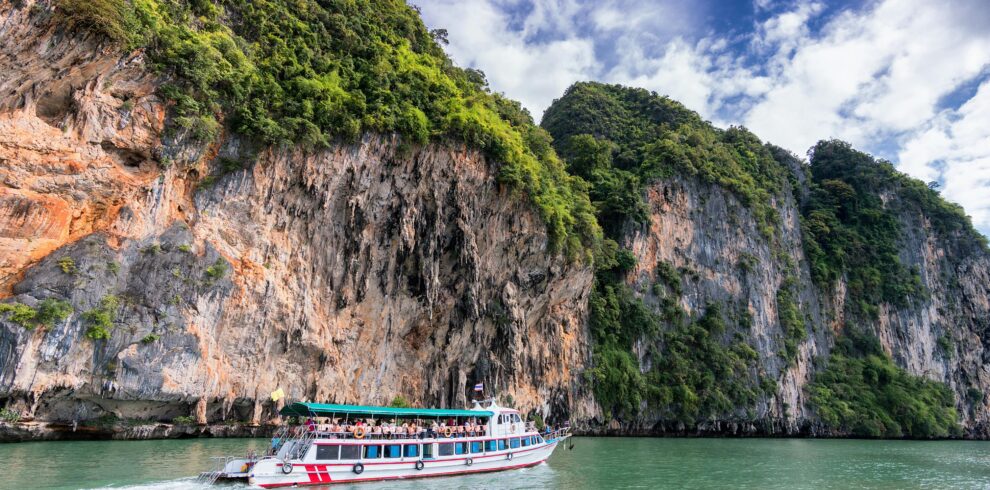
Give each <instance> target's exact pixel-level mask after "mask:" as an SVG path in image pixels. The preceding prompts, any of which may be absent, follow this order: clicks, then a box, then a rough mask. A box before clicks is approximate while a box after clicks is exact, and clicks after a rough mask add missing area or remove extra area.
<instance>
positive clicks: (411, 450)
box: [402, 444, 419, 458]
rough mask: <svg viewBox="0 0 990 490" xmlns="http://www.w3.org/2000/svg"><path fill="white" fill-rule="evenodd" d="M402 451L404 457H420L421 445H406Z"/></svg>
mask: <svg viewBox="0 0 990 490" xmlns="http://www.w3.org/2000/svg"><path fill="white" fill-rule="evenodd" d="M402 449H403V451H402V455H403V456H405V457H407V458H415V457H416V456H419V444H406V445H405V446H403V448H402Z"/></svg>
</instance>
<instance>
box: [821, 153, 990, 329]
mask: <svg viewBox="0 0 990 490" xmlns="http://www.w3.org/2000/svg"><path fill="white" fill-rule="evenodd" d="M810 163H811V176H812V179H813V181H812V183H811V196H810V198H809V199H808V201H807V202H806V203H805V204H804V206H803V209H802V229H803V232H804V248H805V253H806V255H807V257H808V261H809V266H810V269H811V274H812V278H813V279H814V280H815V281H816V282H818V283H819V284H822V285H830V284H832V283H834V281H836V280H838V279H839V278H841V277H845V278H846V281H847V288H848V291H849V296H850V299H851V301H850V304H851V307H852V308H853V309H854V311H856V312H858V313H862V314H864V315H866V316H867V317H873V316H875V315H876V312H877V305H878V304H880V303H882V302H887V303H890V304H893V305H896V306H903V305H905V304H906V303H907V302H908V301H909V300H910V299H911V298H919V297H923V296H924V295H925V294H927V293H926V291H925V288H924V286H923V285H922V283H921V278H920V277H919V275H918V271H917V270H911V269H909V268H908V267H906V266H905V265H904V264H902V263H901V260H900V258H899V256H898V254H899V252H900V250H901V247H902V246H903V243H902V242H901V238H902V230H901V214H900V213H905V214H908V215H910V214H914V213H918V212H920V213H921V214H923V215H924V217H925V218H926V219H927V221H928V222H929V223H930V224H931V226H932V228H933V229H934V230H935V231H936V232H937V233H940V234H942V235H944V236H951V238H952V241H954V242H956V243H959V244H960V247H961V249H962V250H960V252H962V253H965V251H969V250H973V249H974V248H980V247H985V246H986V240H985V238H984V237H983V236H982V235H980V234H979V233H978V232H976V231H975V230H974V229H973V226H972V224H971V222H970V220H969V218H968V217H967V216H966V215H965V214H964V213H963V210H962V208H961V207H959V206H958V205H956V204H953V203H949V202H947V201H945V200H944V199H942V198H941V196H939V195H938V192H936V191H934V190H932V189H930V188H928V186H926V185H925V184H924V183H922V182H921V181H919V180H916V179H913V178H910V177H908V176H906V175H904V174H902V173H900V172H898V171H897V170H895V169H894V166H893V165H892V164H891V163H890V162H886V161H883V160H876V159H874V158H873V157H871V156H869V155H867V154H866V153H863V152H859V151H856V150H854V149H853V148H852V147H851V146H850V145H849V144H848V143H844V142H841V141H822V142H819V143H818V144H817V145H815V147H814V148H813V150H812V153H811V162H810Z"/></svg>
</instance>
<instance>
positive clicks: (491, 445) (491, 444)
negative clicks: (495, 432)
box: [485, 439, 497, 451]
mask: <svg viewBox="0 0 990 490" xmlns="http://www.w3.org/2000/svg"><path fill="white" fill-rule="evenodd" d="M496 444H497V443H496V442H495V439H492V440H490V441H485V451H496V450H497V449H496V448H495V445H496Z"/></svg>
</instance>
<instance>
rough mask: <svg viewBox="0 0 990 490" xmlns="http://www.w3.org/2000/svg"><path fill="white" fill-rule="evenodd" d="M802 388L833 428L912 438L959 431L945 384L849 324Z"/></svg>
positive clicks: (872, 435) (823, 421)
mask: <svg viewBox="0 0 990 490" xmlns="http://www.w3.org/2000/svg"><path fill="white" fill-rule="evenodd" d="M807 391H808V394H809V395H810V401H811V405H812V406H813V407H814V408H815V411H816V412H817V414H818V417H819V418H820V419H821V422H822V423H823V424H825V426H826V427H828V428H829V429H831V430H834V431H836V432H839V433H846V434H850V435H855V436H860V437H912V438H933V437H949V436H956V435H959V434H960V433H961V429H960V427H959V425H958V423H957V417H958V415H957V413H956V409H955V400H954V398H953V396H952V391H951V390H950V389H949V388H948V386H946V385H945V384H944V383H938V382H935V381H931V380H928V379H925V378H922V377H920V376H913V375H911V374H908V373H907V372H906V371H905V370H903V369H901V368H899V367H897V366H896V365H895V364H894V363H893V361H891V359H890V357H888V356H887V355H886V354H885V353H884V352H883V349H882V348H881V347H880V342H879V341H878V340H877V338H876V337H874V336H872V335H869V334H866V333H862V332H859V331H857V330H855V329H853V328H846V334H845V335H844V336H842V337H839V339H838V341H837V343H836V346H835V349H834V350H833V352H832V355H831V357H829V360H828V367H827V368H826V369H825V370H824V371H823V372H821V373H819V374H818V375H817V376H816V377H815V380H814V382H813V383H811V384H810V385H809V386H808V387H807Z"/></svg>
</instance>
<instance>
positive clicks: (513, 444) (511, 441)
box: [509, 437, 519, 449]
mask: <svg viewBox="0 0 990 490" xmlns="http://www.w3.org/2000/svg"><path fill="white" fill-rule="evenodd" d="M509 447H511V448H512V449H515V448H517V447H519V438H518V437H515V438H512V439H509Z"/></svg>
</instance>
